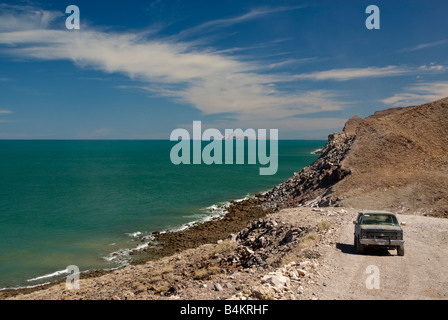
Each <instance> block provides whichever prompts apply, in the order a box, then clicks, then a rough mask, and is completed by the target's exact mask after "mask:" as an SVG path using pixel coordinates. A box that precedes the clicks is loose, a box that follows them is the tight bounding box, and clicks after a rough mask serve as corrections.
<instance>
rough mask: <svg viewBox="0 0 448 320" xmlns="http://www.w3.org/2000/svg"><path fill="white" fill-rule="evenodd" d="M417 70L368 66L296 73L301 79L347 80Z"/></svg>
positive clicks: (397, 74) (401, 73) (400, 73)
mask: <svg viewBox="0 0 448 320" xmlns="http://www.w3.org/2000/svg"><path fill="white" fill-rule="evenodd" d="M412 71H415V70H413V69H411V68H408V67H398V66H387V67H382V68H380V67H367V68H343V69H331V70H326V71H316V72H312V73H305V74H299V75H296V76H295V78H296V79H300V80H335V81H347V80H354V79H360V78H372V77H391V76H400V75H404V74H407V73H410V72H412Z"/></svg>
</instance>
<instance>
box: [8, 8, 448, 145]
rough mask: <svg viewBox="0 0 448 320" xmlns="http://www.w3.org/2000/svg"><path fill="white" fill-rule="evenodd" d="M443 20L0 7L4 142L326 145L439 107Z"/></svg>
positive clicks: (445, 46) (350, 11)
mask: <svg viewBox="0 0 448 320" xmlns="http://www.w3.org/2000/svg"><path fill="white" fill-rule="evenodd" d="M69 5H76V6H77V7H78V8H79V12H80V15H79V23H80V24H79V26H80V28H79V29H68V28H67V27H66V21H67V19H69V21H72V20H70V19H71V18H70V16H71V12H69V13H66V8H67V7H68V6H69ZM369 5H376V6H377V7H378V9H379V18H378V19H377V20H376V21H375V22H377V21H378V22H379V29H368V28H367V27H366V20H367V19H368V18H369V17H370V16H371V14H372V12H368V13H366V8H367V7H368V6H369ZM447 13H448V3H447V2H446V1H436V0H431V1H418V0H406V1H404V0H400V1H398V0H387V1H385V0H369V1H364V0H341V1H334V0H327V1H324V0H322V1H309V0H308V1H293V0H288V1H286V0H283V1H282V0H276V1H260V0H258V1H241V0H240V1H227V0H219V1H210V0H208V1H193V0H166V1H161V0H155V1H149V0H147V1H144V0H129V1H113V0H111V1H92V0H90V1H87V0H69V1H65V0H57V1H34V0H27V1H20V0H19V1H0V139H169V137H170V133H171V132H172V131H173V130H174V129H176V128H185V129H187V130H191V128H192V123H193V121H201V122H202V127H203V129H204V128H216V129H219V130H221V131H222V132H224V129H236V128H242V129H243V130H245V129H248V128H253V129H278V134H279V138H280V139H327V136H328V135H329V134H331V133H333V132H337V131H340V130H341V129H342V128H343V125H344V123H345V121H346V120H347V119H349V118H351V117H352V116H354V115H358V116H360V117H363V118H364V117H367V116H369V115H371V114H373V113H374V112H375V111H378V110H383V109H387V108H391V107H403V106H410V105H418V104H422V103H426V102H430V101H433V100H437V99H440V98H443V97H447V96H448V77H447V76H448V73H447V71H448V34H447V30H448V19H446V16H447Z"/></svg>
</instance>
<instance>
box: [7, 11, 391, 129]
mask: <svg viewBox="0 0 448 320" xmlns="http://www.w3.org/2000/svg"><path fill="white" fill-rule="evenodd" d="M281 10H286V8H277V9H265V10H253V11H251V12H249V13H247V14H245V15H243V16H239V17H235V18H230V19H222V20H217V21H212V22H209V23H206V24H204V25H200V26H199V27H198V28H197V29H196V31H197V30H199V29H201V28H205V26H207V27H214V28H218V27H222V26H227V25H231V24H235V23H239V22H242V21H248V20H250V19H255V18H258V17H261V16H263V15H266V14H269V13H272V12H279V11H281ZM38 16H41V17H46V15H45V14H41V15H38ZM42 19H44V18H42ZM0 20H1V16H0ZM2 31H3V32H2ZM190 31H191V30H190ZM1 44H5V45H12V46H11V47H8V48H7V50H3V52H4V53H7V54H10V55H12V56H14V57H22V58H28V59H38V60H71V61H73V62H74V63H75V64H77V65H78V66H81V67H84V68H93V69H96V70H101V71H103V72H105V73H119V74H124V75H126V76H128V77H130V78H131V79H135V80H138V81H139V84H140V83H142V82H143V83H144V84H145V85H143V86H141V85H138V86H139V87H140V88H142V87H144V88H145V90H148V91H151V92H152V93H153V94H158V95H160V96H166V97H171V98H173V99H175V100H177V101H180V102H183V103H188V104H190V105H192V106H194V107H195V108H197V109H198V110H200V111H201V112H202V113H203V114H206V115H207V114H208V115H212V114H220V113H233V114H234V119H236V120H237V121H240V122H241V121H243V120H248V119H252V120H254V119H255V118H257V119H260V120H259V121H262V120H263V121H264V122H265V123H267V124H270V125H271V126H272V125H274V126H276V125H277V124H276V123H280V120H284V119H285V118H287V117H291V116H295V115H300V114H306V113H312V112H313V113H314V112H319V111H330V110H340V109H342V108H343V106H344V102H343V101H342V99H341V97H340V95H339V94H338V93H336V92H332V91H328V90H315V91H306V92H301V91H299V90H298V91H296V92H291V91H288V92H285V91H281V90H279V89H277V87H276V86H273V84H274V83H276V82H277V83H278V82H282V81H284V80H283V78H284V77H283V75H279V74H278V75H276V74H275V73H269V74H266V73H265V72H263V71H265V67H261V66H260V65H257V63H255V62H248V61H245V60H241V59H237V58H236V57H231V56H228V55H223V54H218V53H216V52H212V51H210V50H201V49H198V48H197V47H195V46H194V45H192V44H191V43H189V42H181V41H178V42H172V41H166V40H165V41H164V40H163V39H160V38H159V39H155V40H148V38H147V33H145V34H135V33H132V34H131V33H113V32H109V33H105V32H99V31H94V30H91V29H89V30H87V29H83V30H80V32H70V31H67V30H53V29H45V30H43V29H39V30H35V29H30V30H20V31H11V30H6V31H5V30H2V29H1V28H0V45H1ZM271 67H272V68H275V67H276V66H275V65H271ZM395 72H396V70H395Z"/></svg>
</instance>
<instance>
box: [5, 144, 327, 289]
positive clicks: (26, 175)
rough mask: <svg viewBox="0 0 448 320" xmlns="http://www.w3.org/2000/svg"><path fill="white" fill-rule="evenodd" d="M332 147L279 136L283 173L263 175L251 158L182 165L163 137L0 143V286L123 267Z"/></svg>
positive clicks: (277, 181)
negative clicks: (155, 236) (157, 238)
mask: <svg viewBox="0 0 448 320" xmlns="http://www.w3.org/2000/svg"><path fill="white" fill-rule="evenodd" d="M325 143H326V141H324V140H280V141H278V170H277V172H276V174H274V175H260V174H259V168H260V167H262V166H263V165H261V164H259V163H257V164H248V163H247V162H248V161H246V162H245V164H211V165H206V164H203V163H202V164H179V165H175V164H173V163H172V162H171V159H170V151H171V149H172V148H173V146H174V145H175V144H176V142H172V141H165V140H137V141H130V140H114V141H111V140H51V141H50V140H32V141H25V140H0V289H5V288H20V287H33V286H37V285H41V284H44V283H48V282H51V281H55V280H58V279H62V277H66V276H67V275H68V274H69V272H70V271H71V270H69V269H68V266H72V265H74V266H77V267H78V268H79V270H80V271H81V272H82V271H87V270H94V269H113V268H119V267H122V266H123V265H126V264H128V263H129V261H130V259H131V255H130V254H129V253H130V251H131V250H134V249H142V248H144V247H145V246H147V245H148V243H149V242H150V240H151V234H152V232H154V231H160V232H165V231H168V230H170V231H172V230H182V229H185V228H188V227H189V226H190V225H191V224H192V223H197V222H203V221H207V220H209V219H211V218H215V217H219V216H222V215H223V214H224V213H225V209H224V207H225V205H226V204H228V203H229V201H231V200H236V201H238V200H241V199H246V198H248V197H253V196H254V194H255V193H258V192H260V193H263V192H266V191H268V190H269V189H271V188H273V187H274V186H276V185H278V184H280V183H282V182H283V181H284V180H286V179H287V178H289V177H290V176H292V175H293V173H294V172H297V171H299V170H300V169H302V168H304V167H305V166H307V165H309V164H311V163H312V162H314V160H316V159H317V158H318V156H319V155H318V154H315V153H313V151H316V150H318V149H320V148H322V147H323V146H324V145H325ZM268 145H269V143H268ZM246 150H247V142H246ZM268 151H269V150H268ZM142 239H143V241H142Z"/></svg>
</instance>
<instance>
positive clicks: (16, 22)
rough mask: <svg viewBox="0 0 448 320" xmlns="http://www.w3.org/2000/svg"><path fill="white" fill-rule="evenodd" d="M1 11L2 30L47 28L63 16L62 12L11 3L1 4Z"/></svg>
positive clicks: (0, 24) (0, 27)
mask: <svg viewBox="0 0 448 320" xmlns="http://www.w3.org/2000/svg"><path fill="white" fill-rule="evenodd" d="M0 12H1V19H0V30H2V31H18V30H30V29H45V28H47V27H48V26H49V25H50V24H51V23H52V22H53V21H54V20H55V19H57V18H59V17H61V16H63V13H62V12H57V11H48V10H38V9H36V8H34V7H32V6H22V5H9V4H0Z"/></svg>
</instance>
